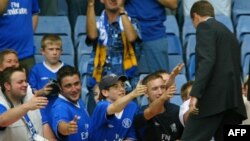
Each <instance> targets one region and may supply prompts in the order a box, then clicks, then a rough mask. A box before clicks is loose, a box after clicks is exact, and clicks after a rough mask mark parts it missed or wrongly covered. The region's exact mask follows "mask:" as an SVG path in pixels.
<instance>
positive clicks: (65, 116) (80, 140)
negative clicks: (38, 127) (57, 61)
mask: <svg viewBox="0 0 250 141" xmlns="http://www.w3.org/2000/svg"><path fill="white" fill-rule="evenodd" d="M57 81H58V83H59V87H60V94H59V97H58V99H57V100H56V101H55V103H54V104H53V107H52V109H51V111H52V129H53V131H54V133H55V134H56V137H57V138H58V139H59V140H61V141H86V140H88V127H89V115H88V113H87V111H86V108H85V105H84V103H83V101H81V100H80V99H79V98H80V95H81V88H82V85H81V80H80V74H79V72H78V70H77V69H76V68H74V67H72V66H63V67H62V68H61V69H59V71H58V72H57Z"/></svg>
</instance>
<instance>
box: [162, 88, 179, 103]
mask: <svg viewBox="0 0 250 141" xmlns="http://www.w3.org/2000/svg"><path fill="white" fill-rule="evenodd" d="M175 92H176V86H175V85H171V86H170V87H169V88H168V89H167V90H166V91H165V92H164V94H163V96H164V99H165V100H169V99H170V98H172V97H173V96H174V94H175Z"/></svg>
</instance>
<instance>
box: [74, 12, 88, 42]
mask: <svg viewBox="0 0 250 141" xmlns="http://www.w3.org/2000/svg"><path fill="white" fill-rule="evenodd" d="M86 22H87V21H86V16H84V15H79V16H78V17H77V19H76V24H75V29H74V40H75V46H77V45H78V43H79V39H80V37H81V36H83V35H86Z"/></svg>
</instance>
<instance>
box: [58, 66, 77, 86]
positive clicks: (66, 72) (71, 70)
mask: <svg viewBox="0 0 250 141" xmlns="http://www.w3.org/2000/svg"><path fill="white" fill-rule="evenodd" d="M73 75H77V76H78V77H79V78H81V77H80V72H79V71H78V69H76V68H75V67H72V66H70V65H66V66H63V67H61V68H60V69H59V70H58V72H57V82H58V84H59V85H61V84H62V79H63V78H64V77H67V76H73Z"/></svg>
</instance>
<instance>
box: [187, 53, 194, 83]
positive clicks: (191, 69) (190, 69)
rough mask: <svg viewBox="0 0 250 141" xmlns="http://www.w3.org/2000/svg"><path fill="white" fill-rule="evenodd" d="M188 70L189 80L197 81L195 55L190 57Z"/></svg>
mask: <svg viewBox="0 0 250 141" xmlns="http://www.w3.org/2000/svg"><path fill="white" fill-rule="evenodd" d="M187 68H188V80H194V79H195V54H193V55H192V56H191V57H190V60H189V64H187Z"/></svg>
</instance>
